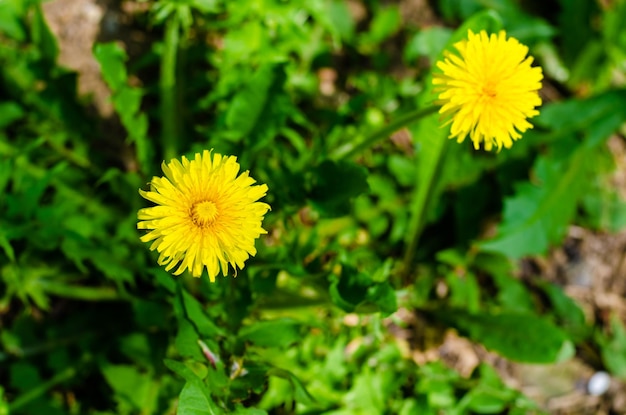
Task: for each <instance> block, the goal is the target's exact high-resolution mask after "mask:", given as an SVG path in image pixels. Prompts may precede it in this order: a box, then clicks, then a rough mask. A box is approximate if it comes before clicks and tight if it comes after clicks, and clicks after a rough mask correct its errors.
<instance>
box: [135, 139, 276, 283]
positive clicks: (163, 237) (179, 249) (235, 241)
mask: <svg viewBox="0 0 626 415" xmlns="http://www.w3.org/2000/svg"><path fill="white" fill-rule="evenodd" d="M162 169H163V173H165V177H153V178H152V181H151V182H150V190H149V191H147V192H146V191H143V190H140V191H139V193H140V194H141V196H143V197H144V198H146V199H148V200H150V201H151V202H154V203H156V204H157V205H156V206H152V207H148V208H145V209H140V210H139V212H138V215H137V216H138V219H139V222H138V223H137V228H138V229H146V230H150V232H148V233H147V234H145V235H144V236H142V237H141V240H142V241H143V242H149V241H153V242H152V245H151V246H150V250H154V249H156V250H157V251H158V252H159V254H160V255H159V260H158V262H159V265H165V270H166V271H170V270H171V269H172V268H174V267H175V266H176V265H178V264H180V265H179V266H178V268H177V269H176V271H175V272H174V275H180V274H182V273H183V272H184V271H185V270H189V271H190V272H191V274H192V275H193V276H194V277H200V276H201V275H202V272H203V271H204V268H205V267H206V269H207V272H208V274H209V278H210V279H211V282H213V281H215V277H216V276H217V275H218V274H219V272H220V269H221V271H222V274H223V275H224V276H226V275H227V274H228V264H230V265H231V266H232V267H233V269H234V271H235V272H236V271H237V267H238V268H239V269H242V268H243V267H244V262H245V261H246V260H247V259H248V257H249V256H250V255H252V256H254V255H255V254H256V249H255V247H254V241H255V239H257V238H258V237H259V236H260V235H261V234H264V233H267V232H266V231H265V230H264V229H263V228H262V227H261V222H262V220H263V216H264V215H265V213H267V211H268V210H269V209H270V206H269V205H267V204H265V203H262V202H258V200H259V199H260V198H262V197H263V196H265V194H266V193H267V186H266V185H264V184H263V185H254V186H253V183H255V180H254V179H252V178H251V177H250V176H249V175H248V171H245V172H243V173H241V174H240V175H239V176H237V174H238V173H239V163H237V158H236V157H234V156H222V155H220V154H217V153H212V152H210V151H208V150H205V151H204V152H203V153H202V154H200V153H196V155H195V158H194V159H192V160H191V161H189V160H187V158H186V157H184V156H183V157H182V161H179V160H177V159H173V160H172V161H170V162H169V163H167V164H166V163H165V162H163V164H162Z"/></svg>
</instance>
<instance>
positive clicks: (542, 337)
mask: <svg viewBox="0 0 626 415" xmlns="http://www.w3.org/2000/svg"><path fill="white" fill-rule="evenodd" d="M435 314H436V316H437V317H438V318H439V319H441V320H442V321H444V322H445V323H447V324H449V325H451V326H452V327H455V328H457V329H458V330H459V332H460V333H461V334H463V335H465V336H467V337H469V338H470V339H472V340H474V341H476V342H479V343H482V344H483V345H485V347H487V348H488V349H492V350H494V351H496V352H498V353H500V354H501V355H502V356H504V357H506V358H509V359H511V360H516V361H520V362H527V363H552V362H556V361H560V360H564V359H565V358H569V357H571V355H572V353H573V352H574V350H573V346H572V343H571V342H570V340H569V338H568V336H567V334H566V333H565V332H564V331H562V330H561V329H560V328H558V327H557V326H555V325H554V324H552V323H550V322H549V321H547V320H545V319H543V318H541V317H538V316H537V315H534V314H531V313H500V314H486V313H475V314H471V313H468V312H466V311H461V310H447V311H441V312H439V311H438V312H436V313H435Z"/></svg>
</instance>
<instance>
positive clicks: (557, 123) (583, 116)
mask: <svg viewBox="0 0 626 415" xmlns="http://www.w3.org/2000/svg"><path fill="white" fill-rule="evenodd" d="M625 102H626V90H624V89H621V90H613V91H609V92H606V93H603V94H600V95H596V96H593V97H591V98H587V99H570V100H566V101H562V102H557V103H553V104H550V105H546V106H545V107H543V108H541V110H540V113H539V116H537V117H536V118H534V119H533V123H535V124H537V125H539V126H542V127H544V128H546V129H549V130H550V133H549V134H548V135H547V137H546V136H545V135H541V136H540V137H539V138H544V139H546V140H547V141H554V140H557V139H562V138H563V137H568V136H571V135H572V134H573V133H576V132H582V133H584V135H585V137H586V145H587V146H589V147H594V146H596V145H598V144H600V143H602V142H604V140H605V139H606V138H607V137H608V136H609V135H610V134H611V133H613V132H614V131H616V130H617V129H618V128H619V126H620V125H621V124H622V123H624V121H626V105H624V103H625Z"/></svg>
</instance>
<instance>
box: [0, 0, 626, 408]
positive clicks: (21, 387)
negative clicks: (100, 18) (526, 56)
mask: <svg viewBox="0 0 626 415" xmlns="http://www.w3.org/2000/svg"><path fill="white" fill-rule="evenodd" d="M145 3H147V4H148V7H147V10H148V11H147V12H145V13H143V14H140V15H138V16H137V18H136V22H135V24H136V25H137V26H138V27H139V28H140V29H141V30H143V31H145V32H146V33H148V34H149V35H150V39H152V41H151V42H150V43H148V44H146V45H145V50H144V52H143V53H142V54H141V55H140V56H134V57H132V59H129V58H128V57H127V55H126V52H125V51H124V49H123V48H122V47H121V46H120V45H119V44H117V43H99V44H96V45H95V47H94V50H93V54H94V56H95V58H96V59H97V61H98V63H99V64H100V67H101V71H102V76H103V79H104V80H105V81H106V83H107V85H108V86H109V88H110V90H111V92H112V96H111V102H112V104H113V107H114V109H115V111H116V114H117V120H118V122H119V124H120V125H121V127H123V128H120V129H118V130H119V131H120V132H122V134H119V133H116V131H118V130H115V129H113V130H111V129H109V128H107V126H108V125H109V124H108V123H109V122H110V120H103V119H100V118H99V117H98V116H97V115H94V113H93V112H92V111H89V109H88V108H89V105H90V98H89V97H79V96H78V95H77V91H76V77H77V75H76V73H74V72H72V71H69V70H67V69H65V68H63V67H61V66H59V65H58V64H57V58H58V54H59V46H58V43H57V40H56V39H55V37H54V35H53V34H52V32H51V31H50V29H49V27H48V26H47V23H46V20H45V18H44V15H43V12H42V6H41V4H40V2H39V1H38V0H2V1H0V248H1V249H0V329H1V333H0V344H1V346H2V351H1V352H0V385H2V387H1V389H0V414H6V413H11V414H53V415H54V414H100V415H103V414H122V415H123V414H153V413H154V414H166V413H172V414H173V413H179V414H184V415H199V414H225V413H229V414H250V415H257V414H259V415H260V414H266V413H269V414H287V413H301V414H322V413H323V414H334V415H339V414H402V415H411V414H436V413H441V412H440V411H445V413H446V414H466V413H510V414H522V413H533V412H540V409H539V408H538V407H537V405H536V404H534V403H533V402H532V401H530V400H529V399H527V398H525V397H524V396H523V395H521V394H520V393H519V392H518V391H515V390H512V389H510V388H508V387H506V386H504V384H503V383H502V381H501V380H500V379H499V377H498V375H497V373H496V372H495V371H494V369H493V368H491V367H490V366H489V365H487V364H481V365H480V366H478V368H477V369H476V370H475V372H474V374H473V375H472V376H471V377H470V378H464V377H462V376H460V375H459V374H458V373H456V372H454V371H453V370H452V369H450V368H448V367H446V366H445V365H444V364H443V363H441V362H431V363H428V364H423V365H417V364H416V363H415V362H414V361H413V360H412V359H410V356H409V354H407V352H406V350H404V349H403V347H402V343H401V342H400V341H399V340H398V338H396V336H394V334H393V330H391V327H392V326H394V325H395V326H400V327H402V328H405V329H412V330H416V331H420V332H427V331H428V332H434V333H438V334H437V335H435V336H434V339H430V341H432V342H434V343H436V342H437V337H440V336H441V334H442V333H443V332H444V331H445V330H447V329H448V328H454V329H456V330H458V332H459V333H460V334H462V335H464V336H467V337H469V338H470V339H472V340H473V341H476V342H479V343H482V344H483V345H484V346H485V347H486V348H488V349H490V350H493V351H495V352H497V353H499V354H501V355H502V356H504V357H507V358H509V359H512V360H517V361H523V362H534V363H550V362H555V361H560V360H563V359H567V358H570V357H572V356H573V354H574V353H575V347H577V346H581V345H588V346H590V347H593V348H597V350H599V351H600V354H601V356H602V358H603V360H602V361H601V362H600V365H602V366H603V367H604V369H606V370H608V371H610V372H611V373H613V374H614V375H616V376H622V377H623V376H626V361H624V359H620V358H619V356H620V355H621V356H623V355H624V353H626V332H625V330H624V328H623V326H622V325H621V323H620V322H619V321H618V319H614V321H613V323H614V324H613V327H612V329H611V330H610V331H607V332H605V331H604V330H603V329H602V328H593V327H590V326H589V325H588V323H587V322H586V321H585V318H584V315H583V313H582V311H581V310H580V308H579V307H578V306H577V305H576V303H575V302H573V301H572V300H571V299H570V298H569V297H567V296H566V295H565V294H564V293H563V291H562V289H561V288H560V287H558V286H555V285H552V284H549V283H546V282H545V281H542V280H541V278H540V277H539V276H537V278H535V279H534V280H533V281H531V282H528V281H525V282H522V281H520V280H518V279H516V278H515V275H516V266H517V265H516V264H517V262H516V260H518V259H520V258H522V257H525V256H528V255H542V254H545V253H546V252H548V250H549V249H550V247H552V246H555V245H556V244H558V243H559V242H560V241H561V240H562V238H563V237H564V235H565V232H566V230H567V227H568V226H569V225H570V224H572V223H576V224H580V225H583V226H586V227H589V228H592V229H597V230H608V231H616V230H619V229H622V228H623V227H624V225H625V224H626V214H625V213H624V212H626V207H625V206H624V203H623V201H622V200H621V199H620V198H619V196H618V195H617V193H616V191H615V189H613V188H612V187H611V186H609V185H608V184H607V183H608V181H607V180H606V177H607V174H609V173H610V172H611V171H612V170H613V168H614V162H613V159H612V157H611V154H610V152H609V151H608V149H607V146H606V142H607V139H608V138H609V137H610V136H611V135H613V134H615V133H620V131H621V132H623V130H620V129H621V128H623V125H624V122H625V121H626V89H624V85H625V82H624V80H625V79H626V31H625V30H624V27H625V26H624V23H625V19H626V1H623V0H615V1H610V2H603V3H602V4H603V5H602V6H601V5H599V3H597V2H595V1H591V0H577V1H566V0H561V1H559V2H556V3H554V4H552V3H551V4H550V5H544V3H542V2H539V1H524V2H517V1H513V0H495V1H489V2H486V1H478V0H463V1H461V0H439V1H433V2H431V3H432V6H433V7H434V10H435V11H436V13H437V15H436V16H435V19H434V21H433V24H431V25H428V26H426V25H423V26H422V27H420V26H419V25H418V24H417V23H416V22H414V21H412V20H410V19H409V20H407V19H406V14H404V13H403V12H402V11H401V10H402V9H401V7H400V6H399V4H398V3H396V2H378V1H373V0H363V1H359V2H356V3H358V5H360V6H361V8H362V10H364V12H365V18H364V19H361V20H357V19H355V17H354V11H351V9H350V5H349V3H347V2H345V1H340V0H306V1H304V0H302V1H297V0H293V1H281V0H238V1H236V2H235V1H223V0H178V1H176V0H149V1H147V2H145ZM353 3H355V2H353ZM522 3H523V4H522ZM468 28H471V29H473V30H474V31H478V30H481V29H487V30H489V31H497V30H499V29H501V28H503V29H505V30H506V31H507V33H508V34H509V35H510V36H513V37H516V38H517V39H519V40H520V41H521V42H522V43H524V44H527V45H528V46H529V47H530V51H531V52H530V53H531V54H532V55H533V56H534V57H535V59H536V62H537V64H539V65H541V66H542V67H543V70H544V74H545V76H546V79H545V82H544V83H545V90H546V91H549V92H550V94H546V95H547V96H550V98H549V99H545V100H544V101H545V104H544V106H543V107H542V108H541V114H540V116H538V117H537V118H536V119H534V120H533V123H534V124H535V128H534V129H533V130H531V131H529V132H528V133H527V134H525V136H524V138H523V139H522V140H521V141H518V142H516V143H515V144H514V146H513V148H512V149H511V150H509V151H502V152H500V153H485V152H483V151H474V150H473V149H472V148H471V144H470V143H469V142H468V141H469V140H466V142H465V143H463V144H461V145H458V144H456V143H454V142H451V141H450V142H449V141H448V140H447V135H448V130H447V129H446V128H442V127H441V125H440V121H439V118H438V115H436V114H432V113H427V112H425V113H419V111H420V110H422V109H424V108H426V107H428V106H429V105H430V103H431V102H432V101H433V96H434V95H433V93H432V90H431V86H430V71H431V69H432V67H433V64H434V62H435V61H436V60H437V59H438V57H439V56H441V53H442V50H443V49H444V48H445V47H449V45H451V44H452V43H453V42H454V41H455V40H457V39H460V38H462V37H464V36H466V33H467V29H468ZM329 70H330V72H329ZM329 74H331V75H330V76H334V77H335V78H334V80H333V81H331V82H332V84H333V88H334V90H332V91H330V92H323V88H322V87H321V86H320V85H321V84H322V83H323V82H325V81H324V80H325V79H327V78H325V76H329ZM131 78H132V81H131ZM552 97H556V98H552ZM415 111H418V114H420V116H421V118H420V119H419V120H418V121H417V122H410V123H409V122H407V120H409V119H412V118H411V117H413V118H414V119H417V117H415V116H414V115H415ZM411 114H413V115H411ZM403 117H404V118H403ZM398 120H400V121H398ZM404 124H406V125H405V127H406V129H404V130H402V131H403V133H402V135H396V136H394V137H395V138H396V139H394V140H389V139H388V138H389V136H390V135H391V133H393V132H394V131H396V130H399V129H400V127H404ZM402 137H405V138H406V137H409V138H410V142H409V143H408V144H407V143H405V144H402V141H401V138H402ZM620 139H622V138H621V136H620ZM363 143H367V144H368V145H364V144H363ZM370 144H371V145H370ZM207 148H213V149H215V151H216V152H219V153H222V154H233V155H237V157H238V159H239V162H240V163H241V165H242V168H243V169H244V170H246V169H249V170H250V171H251V175H252V176H253V177H254V178H256V179H257V180H258V181H259V182H260V183H267V185H268V186H269V189H270V191H269V194H268V196H267V197H266V199H265V201H266V202H267V203H269V204H270V205H271V206H272V211H271V212H270V213H268V215H267V216H266V219H265V221H264V227H265V229H267V230H268V231H269V234H268V235H267V236H265V237H263V238H261V239H260V240H259V241H258V242H257V248H258V251H259V252H258V254H257V255H256V257H255V258H253V259H251V260H250V261H248V263H247V265H246V267H245V269H244V270H243V271H241V272H240V273H239V274H238V275H237V278H236V279H235V278H232V277H229V278H224V279H218V281H217V282H216V283H215V284H211V283H209V282H208V280H207V279H206V278H202V279H193V278H191V277H190V276H188V275H183V276H181V277H178V278H175V277H172V276H170V275H168V274H167V273H166V272H165V271H163V270H162V269H160V268H159V267H158V266H157V265H156V257H155V255H154V253H152V252H149V251H148V249H147V246H144V245H142V244H141V243H140V242H139V233H138V231H137V230H136V221H137V218H136V213H137V210H138V209H139V208H141V207H144V206H146V202H145V201H144V200H142V199H141V198H140V196H139V194H138V192H137V190H138V189H139V188H142V187H144V186H145V184H146V183H147V182H148V181H149V180H150V178H151V177H152V176H153V175H160V174H161V172H160V164H161V161H162V160H163V159H166V160H169V159H170V158H172V157H179V156H180V155H182V154H186V155H188V156H189V155H191V154H193V153H195V152H198V151H201V150H203V149H207ZM494 221H495V223H497V229H496V232H495V235H494V236H490V237H487V236H486V233H487V231H486V229H487V225H488V224H490V223H491V224H493V223H494ZM418 236H419V237H418ZM442 284H443V285H445V287H446V288H447V289H446V292H445V293H444V294H441V292H440V291H438V290H437V289H436V287H437V286H440V285H442ZM398 309H402V310H403V311H405V312H406V313H409V314H411V315H413V316H414V317H415V319H416V320H417V321H419V322H421V323H420V325H419V326H417V327H412V326H410V325H409V323H407V322H406V321H404V320H402V318H400V315H401V314H399V313H396V311H397V310H398ZM355 316H356V320H354V318H355ZM348 322H352V323H349V324H348Z"/></svg>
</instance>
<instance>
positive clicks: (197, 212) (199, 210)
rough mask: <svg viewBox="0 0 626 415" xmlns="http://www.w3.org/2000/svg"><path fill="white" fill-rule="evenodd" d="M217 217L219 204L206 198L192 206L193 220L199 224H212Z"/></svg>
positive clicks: (202, 225)
mask: <svg viewBox="0 0 626 415" xmlns="http://www.w3.org/2000/svg"><path fill="white" fill-rule="evenodd" d="M216 217H217V206H215V203H213V202H211V201H209V200H205V201H204V202H199V203H196V204H194V205H193V206H192V207H191V220H192V221H193V223H195V224H196V225H198V226H201V227H203V228H204V227H205V226H208V225H210V224H212V223H213V222H214V221H215V218H216Z"/></svg>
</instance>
